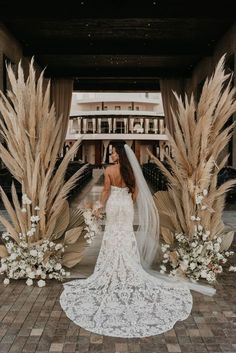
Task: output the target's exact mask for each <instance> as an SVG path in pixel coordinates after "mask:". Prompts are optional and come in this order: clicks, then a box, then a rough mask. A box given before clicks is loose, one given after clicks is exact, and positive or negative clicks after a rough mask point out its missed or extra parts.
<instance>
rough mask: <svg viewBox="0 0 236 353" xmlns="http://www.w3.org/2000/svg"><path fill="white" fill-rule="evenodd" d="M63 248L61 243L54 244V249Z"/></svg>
mask: <svg viewBox="0 0 236 353" xmlns="http://www.w3.org/2000/svg"><path fill="white" fill-rule="evenodd" d="M62 248H63V245H62V244H57V245H56V246H55V250H59V249H62Z"/></svg>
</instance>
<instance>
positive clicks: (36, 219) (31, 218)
mask: <svg viewBox="0 0 236 353" xmlns="http://www.w3.org/2000/svg"><path fill="white" fill-rule="evenodd" d="M30 220H31V222H38V221H39V220H40V217H39V216H31V217H30Z"/></svg>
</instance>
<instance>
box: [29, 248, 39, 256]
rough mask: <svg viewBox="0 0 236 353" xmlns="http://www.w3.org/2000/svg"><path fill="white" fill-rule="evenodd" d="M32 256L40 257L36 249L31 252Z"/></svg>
mask: <svg viewBox="0 0 236 353" xmlns="http://www.w3.org/2000/svg"><path fill="white" fill-rule="evenodd" d="M30 255H31V256H38V251H37V250H35V249H32V250H30Z"/></svg>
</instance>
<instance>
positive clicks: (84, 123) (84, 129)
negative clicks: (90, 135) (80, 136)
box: [83, 118, 87, 134]
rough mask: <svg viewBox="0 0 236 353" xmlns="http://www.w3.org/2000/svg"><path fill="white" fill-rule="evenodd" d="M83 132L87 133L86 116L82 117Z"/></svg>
mask: <svg viewBox="0 0 236 353" xmlns="http://www.w3.org/2000/svg"><path fill="white" fill-rule="evenodd" d="M83 133H84V134H86V133H87V118H83Z"/></svg>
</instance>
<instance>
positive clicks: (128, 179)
mask: <svg viewBox="0 0 236 353" xmlns="http://www.w3.org/2000/svg"><path fill="white" fill-rule="evenodd" d="M125 143H126V142H125V141H123V140H115V141H111V144H112V147H114V148H115V149H116V153H117V154H118V155H119V162H120V174H121V176H122V178H123V180H124V182H125V184H126V185H127V187H128V188H129V192H131V193H132V192H134V188H135V177H134V173H133V169H132V167H131V164H130V162H129V159H128V157H127V155H126V152H125V147H124V145H125Z"/></svg>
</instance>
